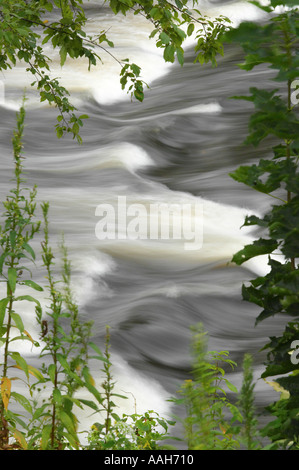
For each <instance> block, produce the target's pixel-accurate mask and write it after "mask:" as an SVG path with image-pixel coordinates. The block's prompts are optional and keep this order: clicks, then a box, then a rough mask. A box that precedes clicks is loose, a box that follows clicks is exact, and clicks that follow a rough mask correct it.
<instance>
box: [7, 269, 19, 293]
mask: <svg viewBox="0 0 299 470" xmlns="http://www.w3.org/2000/svg"><path fill="white" fill-rule="evenodd" d="M16 283H17V271H16V269H15V268H8V284H9V287H10V289H11V291H12V292H14V291H15V289H16Z"/></svg>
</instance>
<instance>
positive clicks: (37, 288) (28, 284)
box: [20, 279, 44, 292]
mask: <svg viewBox="0 0 299 470" xmlns="http://www.w3.org/2000/svg"><path fill="white" fill-rule="evenodd" d="M20 284H22V285H25V286H29V287H32V289H35V290H37V291H39V292H42V291H43V290H44V289H43V288H42V287H41V286H40V285H39V284H37V283H36V282H34V281H31V280H30V279H28V280H25V281H22V282H20Z"/></svg>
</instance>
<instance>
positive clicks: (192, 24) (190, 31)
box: [187, 23, 194, 36]
mask: <svg viewBox="0 0 299 470" xmlns="http://www.w3.org/2000/svg"><path fill="white" fill-rule="evenodd" d="M193 31H194V23H190V24H189V25H188V28H187V35H188V36H191V35H192V33H193Z"/></svg>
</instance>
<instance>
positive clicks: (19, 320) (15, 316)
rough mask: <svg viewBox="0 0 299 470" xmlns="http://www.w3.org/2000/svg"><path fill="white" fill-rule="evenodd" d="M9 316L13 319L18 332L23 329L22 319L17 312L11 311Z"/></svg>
mask: <svg viewBox="0 0 299 470" xmlns="http://www.w3.org/2000/svg"><path fill="white" fill-rule="evenodd" d="M10 316H11V318H12V319H13V321H14V323H15V325H16V327H17V328H18V330H20V332H21V333H22V332H23V331H24V324H23V320H22V318H21V317H20V315H19V314H18V313H15V312H11V313H10Z"/></svg>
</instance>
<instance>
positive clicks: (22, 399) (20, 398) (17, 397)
mask: <svg viewBox="0 0 299 470" xmlns="http://www.w3.org/2000/svg"><path fill="white" fill-rule="evenodd" d="M10 395H11V396H12V397H13V398H14V399H15V400H16V401H17V402H18V403H19V404H20V405H21V406H22V407H23V408H24V409H25V410H26V411H28V413H30V414H32V406H31V404H30V401H29V400H28V399H27V398H26V397H24V396H23V395H21V394H20V393H17V392H11V394H10Z"/></svg>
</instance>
